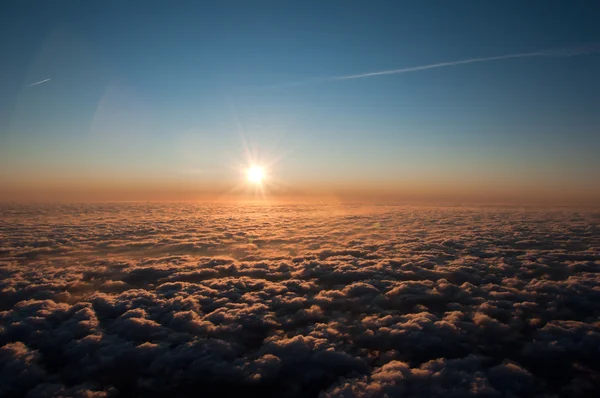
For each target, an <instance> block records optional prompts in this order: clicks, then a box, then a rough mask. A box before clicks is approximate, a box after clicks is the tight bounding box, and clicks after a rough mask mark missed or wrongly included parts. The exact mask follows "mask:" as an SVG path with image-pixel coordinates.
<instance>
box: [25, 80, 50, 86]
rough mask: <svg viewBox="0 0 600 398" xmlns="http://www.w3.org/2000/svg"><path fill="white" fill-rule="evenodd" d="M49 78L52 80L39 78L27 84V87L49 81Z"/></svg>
mask: <svg viewBox="0 0 600 398" xmlns="http://www.w3.org/2000/svg"><path fill="white" fill-rule="evenodd" d="M50 80H52V78H48V79H44V80H40V81H39V82H35V83H31V84H28V85H27V87H33V86H37V85H38V84H42V83H46V82H49V81H50Z"/></svg>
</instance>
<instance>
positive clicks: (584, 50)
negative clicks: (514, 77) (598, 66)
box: [330, 44, 600, 80]
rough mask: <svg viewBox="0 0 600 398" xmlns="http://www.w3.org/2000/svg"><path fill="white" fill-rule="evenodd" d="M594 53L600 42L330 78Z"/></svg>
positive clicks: (351, 77) (598, 49) (599, 51)
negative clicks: (512, 59)
mask: <svg viewBox="0 0 600 398" xmlns="http://www.w3.org/2000/svg"><path fill="white" fill-rule="evenodd" d="M596 53H600V44H592V45H588V46H579V47H571V48H568V49H559V50H547V51H536V52H530V53H520V54H510V55H499V56H495V57H485V58H470V59H463V60H461V61H452V62H441V63H438V64H430V65H421V66H413V67H410V68H402V69H393V70H384V71H379V72H370V73H361V74H358V75H349V76H338V77H332V78H331V79H330V80H347V79H362V78H363V77H371V76H381V75H395V74H399V73H407V72H416V71H419V70H425V69H435V68H444V67H446V66H455V65H464V64H473V63H476V62H489V61H498V60H501V59H511V58H530V57H572V56H575V55H586V54H596Z"/></svg>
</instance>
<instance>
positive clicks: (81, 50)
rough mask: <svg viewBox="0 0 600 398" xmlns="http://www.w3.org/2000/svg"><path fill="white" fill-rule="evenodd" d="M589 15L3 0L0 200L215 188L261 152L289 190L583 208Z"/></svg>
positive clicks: (369, 5) (596, 134)
mask: <svg viewBox="0 0 600 398" xmlns="http://www.w3.org/2000/svg"><path fill="white" fill-rule="evenodd" d="M599 17H600V5H599V4H598V3H596V2H583V1H569V2H567V1H564V2H561V1H544V2H542V1H527V2H522V1H505V2H482V1H461V2H440V1H433V2H432V1H419V2H417V1H414V2H400V1H398V2H391V1H385V2H384V1H382V2H358V1H357V2H342V1H331V2H311V1H303V2H281V1H278V2H261V1H257V2H246V1H239V2H230V1H218V2H217V1H215V2H191V1H189V2H184V1H174V2H153V1H150V2H149V1H143V2H141V1H129V2H112V1H108V2H75V1H71V2H69V1H56V2H46V1H38V2H35V1H15V2H12V1H6V2H2V4H1V5H0V37H2V40H1V41H0V54H1V55H2V56H0V70H1V72H0V88H1V89H0V184H1V186H3V187H4V189H2V190H0V191H2V192H1V193H0V200H2V199H8V200H14V199H19V200H21V199H32V198H33V199H35V198H40V197H48V198H58V197H61V198H65V199H69V198H79V197H81V198H83V197H85V198H91V199H94V198H96V199H106V198H110V199H117V200H119V199H123V200H127V199H136V200H140V199H148V200H151V199H164V198H175V199H177V198H185V199H189V198H194V197H199V196H202V195H201V194H203V195H212V194H215V195H217V196H219V195H221V194H223V193H224V192H228V193H231V192H233V193H236V192H237V191H236V188H235V187H236V186H239V185H240V184H242V185H243V184H244V181H243V173H242V172H241V170H243V169H244V168H246V167H248V166H249V163H257V164H259V165H263V166H266V168H267V172H268V173H267V174H268V179H267V180H266V181H265V184H267V183H269V184H270V185H271V192H273V193H276V192H280V193H281V192H284V193H286V192H287V193H288V194H290V195H293V194H294V193H299V192H304V193H306V192H317V191H318V192H325V191H331V192H337V193H338V194H340V195H342V194H341V192H346V193H349V192H354V193H355V194H356V193H357V192H360V195H359V196H361V197H369V196H373V197H384V196H385V197H386V198H389V197H397V198H402V197H405V196H407V195H408V196H410V195H411V194H414V193H415V192H418V193H419V195H420V197H424V196H430V197H442V196H445V195H450V196H452V195H455V196H465V197H467V196H473V197H477V198H479V197H484V196H486V195H487V196H490V197H495V198H503V197H517V196H519V195H522V196H527V195H533V196H537V197H545V198H548V197H555V198H558V197H565V198H566V197H571V198H583V197H585V198H587V199H589V200H590V201H595V200H596V199H598V198H600V192H599V190H600V188H597V187H600V157H599V156H597V153H599V152H600V76H599V75H598V71H599V70H600V26H599V25H598V24H597V21H598V18H599ZM490 58H492V59H490ZM467 61H468V62H467ZM470 61H475V62H470ZM385 71H395V72H393V73H385V74H382V73H379V72H385ZM248 154H250V158H251V160H249V159H248ZM266 188H267V187H265V190H267V189H266ZM242 191H243V189H242ZM267 191H268V190H267ZM84 193H86V195H84ZM77 194H78V195H80V196H77ZM419 195H417V196H419ZM488 199H489V198H488Z"/></svg>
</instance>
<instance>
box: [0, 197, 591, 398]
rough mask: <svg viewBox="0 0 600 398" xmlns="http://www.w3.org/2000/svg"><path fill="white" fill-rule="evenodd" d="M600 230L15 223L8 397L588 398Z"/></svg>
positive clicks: (186, 220) (127, 215)
mask: <svg viewBox="0 0 600 398" xmlns="http://www.w3.org/2000/svg"><path fill="white" fill-rule="evenodd" d="M599 271H600V213H598V212H594V211H590V210H581V211H579V210H570V209H569V210H567V209H555V210H548V211H538V210H531V209H518V208H491V207H488V208H466V207H462V208H461V207H456V208H434V207H420V208H418V207H384V206H378V207H369V208H365V207H358V206H354V207H353V206H345V207H341V206H335V207H329V206H270V207H266V206H265V207H258V206H257V207H252V206H245V207H243V206H193V205H142V204H139V205H138V204H136V205H127V204H121V205H81V206H77V205H64V206H38V207H24V206H8V205H6V206H3V207H1V208H0V275H1V279H0V396H10V397H53V396H65V397H67V396H68V397H70V396H75V397H117V396H144V397H159V396H171V397H177V396H209V397H210V396H215V397H216V396H245V397H253V396H256V397H259V396H260V397H269V396H272V397H425V396H427V397H469V396H473V397H532V396H533V397H535V396H537V397H588V396H589V397H591V396H597V395H596V394H597V393H598V391H600V364H599V362H598V358H600V318H599V317H600V274H599Z"/></svg>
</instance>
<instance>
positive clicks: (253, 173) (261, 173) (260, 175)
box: [246, 166, 265, 184]
mask: <svg viewBox="0 0 600 398" xmlns="http://www.w3.org/2000/svg"><path fill="white" fill-rule="evenodd" d="M246 178H248V181H249V182H251V183H253V184H260V183H261V182H262V181H263V179H264V178H265V170H264V169H263V168H262V167H260V166H252V167H250V168H249V169H248V170H246Z"/></svg>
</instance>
